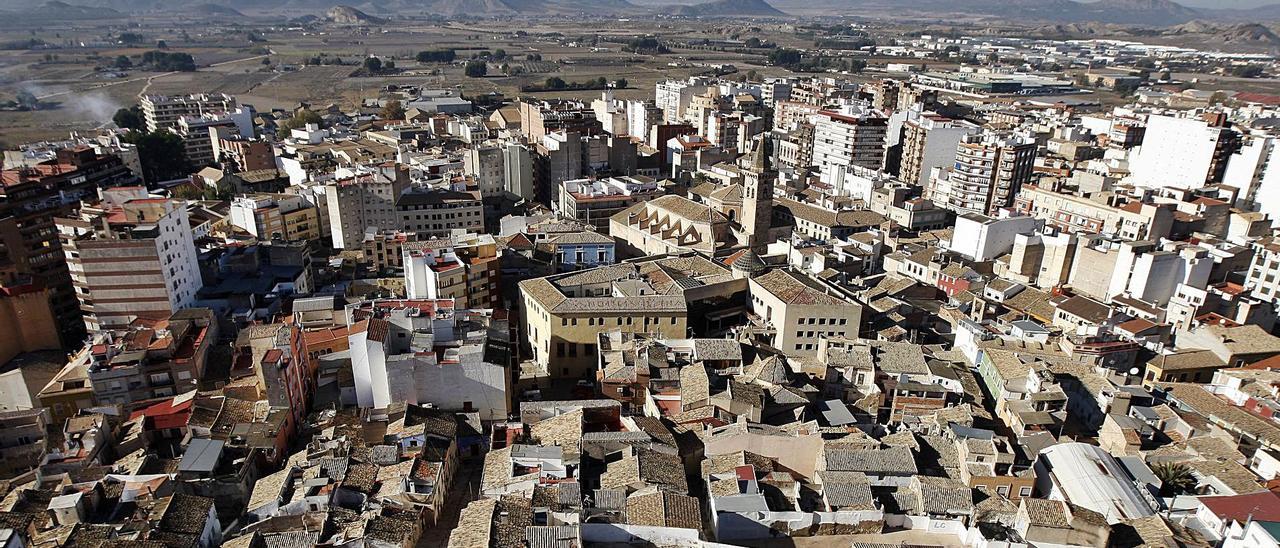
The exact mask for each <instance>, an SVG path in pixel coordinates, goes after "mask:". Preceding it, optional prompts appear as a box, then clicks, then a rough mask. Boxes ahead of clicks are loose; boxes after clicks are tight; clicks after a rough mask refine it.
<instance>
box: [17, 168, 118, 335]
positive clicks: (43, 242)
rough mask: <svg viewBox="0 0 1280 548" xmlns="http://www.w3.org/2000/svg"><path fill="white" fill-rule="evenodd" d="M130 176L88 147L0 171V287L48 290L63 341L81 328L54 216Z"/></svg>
mask: <svg viewBox="0 0 1280 548" xmlns="http://www.w3.org/2000/svg"><path fill="white" fill-rule="evenodd" d="M136 180H137V178H136V177H135V176H134V175H133V174H132V173H131V172H130V171H129V169H128V168H127V167H125V165H124V164H123V163H122V162H121V161H120V159H119V158H116V157H114V156H100V155H98V154H96V153H94V152H93V149H91V148H88V147H82V148H74V149H72V148H63V149H59V150H57V151H56V152H55V154H54V158H53V159H52V160H46V161H43V162H38V163H36V164H35V165H31V166H23V167H17V168H13V169H5V170H3V171H2V172H0V182H2V183H3V184H0V285H3V286H5V287H19V286H24V285H27V284H30V283H33V282H38V283H39V284H40V285H41V286H43V287H45V288H48V291H49V295H48V306H49V307H50V309H51V310H52V312H53V316H54V319H55V320H56V322H57V326H58V327H57V329H58V336H59V338H60V339H61V340H62V341H63V344H67V345H75V344H78V343H79V341H81V340H82V339H83V337H84V333H85V331H84V321H83V320H81V313H80V302H79V301H78V300H77V298H76V289H75V288H74V287H73V286H72V281H71V272H70V270H69V268H68V266H67V261H66V258H65V255H64V253H63V250H62V243H61V241H60V239H59V237H58V231H57V229H56V226H55V223H54V218H55V217H65V216H69V215H71V214H72V213H73V212H74V211H75V209H76V208H77V207H79V205H80V201H81V200H82V199H93V198H94V197H95V196H96V195H97V189H99V188H110V187H114V186H120V185H122V184H127V183H132V182H134V181H136Z"/></svg>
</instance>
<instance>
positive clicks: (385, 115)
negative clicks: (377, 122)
mask: <svg viewBox="0 0 1280 548" xmlns="http://www.w3.org/2000/svg"><path fill="white" fill-rule="evenodd" d="M378 115H379V116H381V117H382V119H383V120H404V105H401V104H400V100H399V99H392V100H390V101H387V104H385V105H382V111H381V112H379V113H378Z"/></svg>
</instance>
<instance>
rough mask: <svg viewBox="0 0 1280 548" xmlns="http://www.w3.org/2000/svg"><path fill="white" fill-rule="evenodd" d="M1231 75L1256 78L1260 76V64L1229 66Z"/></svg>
mask: <svg viewBox="0 0 1280 548" xmlns="http://www.w3.org/2000/svg"><path fill="white" fill-rule="evenodd" d="M1231 75H1232V76H1235V77H1237V78H1257V77H1259V76H1262V65H1252V64H1250V65H1241V66H1238V67H1231Z"/></svg>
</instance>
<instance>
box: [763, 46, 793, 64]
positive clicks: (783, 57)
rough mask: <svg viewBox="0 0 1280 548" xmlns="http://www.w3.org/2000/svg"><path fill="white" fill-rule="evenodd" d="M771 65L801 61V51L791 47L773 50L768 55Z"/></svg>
mask: <svg viewBox="0 0 1280 548" xmlns="http://www.w3.org/2000/svg"><path fill="white" fill-rule="evenodd" d="M767 59H768V60H769V64H770V65H778V66H784V67H785V66H790V65H796V64H799V63H800V51H799V50H794V49H789V48H778V49H775V50H773V51H771V52H769V55H768V57H767Z"/></svg>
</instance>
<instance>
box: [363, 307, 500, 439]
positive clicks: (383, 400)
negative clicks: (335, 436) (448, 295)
mask: <svg viewBox="0 0 1280 548" xmlns="http://www.w3.org/2000/svg"><path fill="white" fill-rule="evenodd" d="M353 308H354V310H356V311H358V312H360V313H359V314H358V316H357V317H360V318H363V319H360V320H359V321H353V322H352V323H350V324H349V325H350V327H351V334H350V335H349V336H348V339H349V344H350V349H351V350H350V351H351V364H352V369H353V371H354V374H355V392H356V399H357V405H358V406H359V407H364V408H374V409H386V408H387V407H389V406H390V405H392V403H393V402H408V403H411V404H424V405H425V404H431V405H432V406H434V407H435V408H437V409H443V410H446V411H461V412H466V413H479V414H480V419H481V420H483V421H501V420H505V419H506V418H507V416H508V415H509V414H510V412H511V410H512V407H511V402H510V381H511V372H510V367H511V358H512V357H513V355H512V354H511V353H510V349H509V348H508V347H507V346H506V345H507V344H508V342H509V341H508V339H509V337H508V335H507V333H508V331H507V326H506V320H505V319H501V318H499V317H497V316H495V315H494V313H493V311H491V310H484V309H461V308H455V307H454V303H453V301H450V300H408V301H372V302H368V303H363V304H357V305H353Z"/></svg>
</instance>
